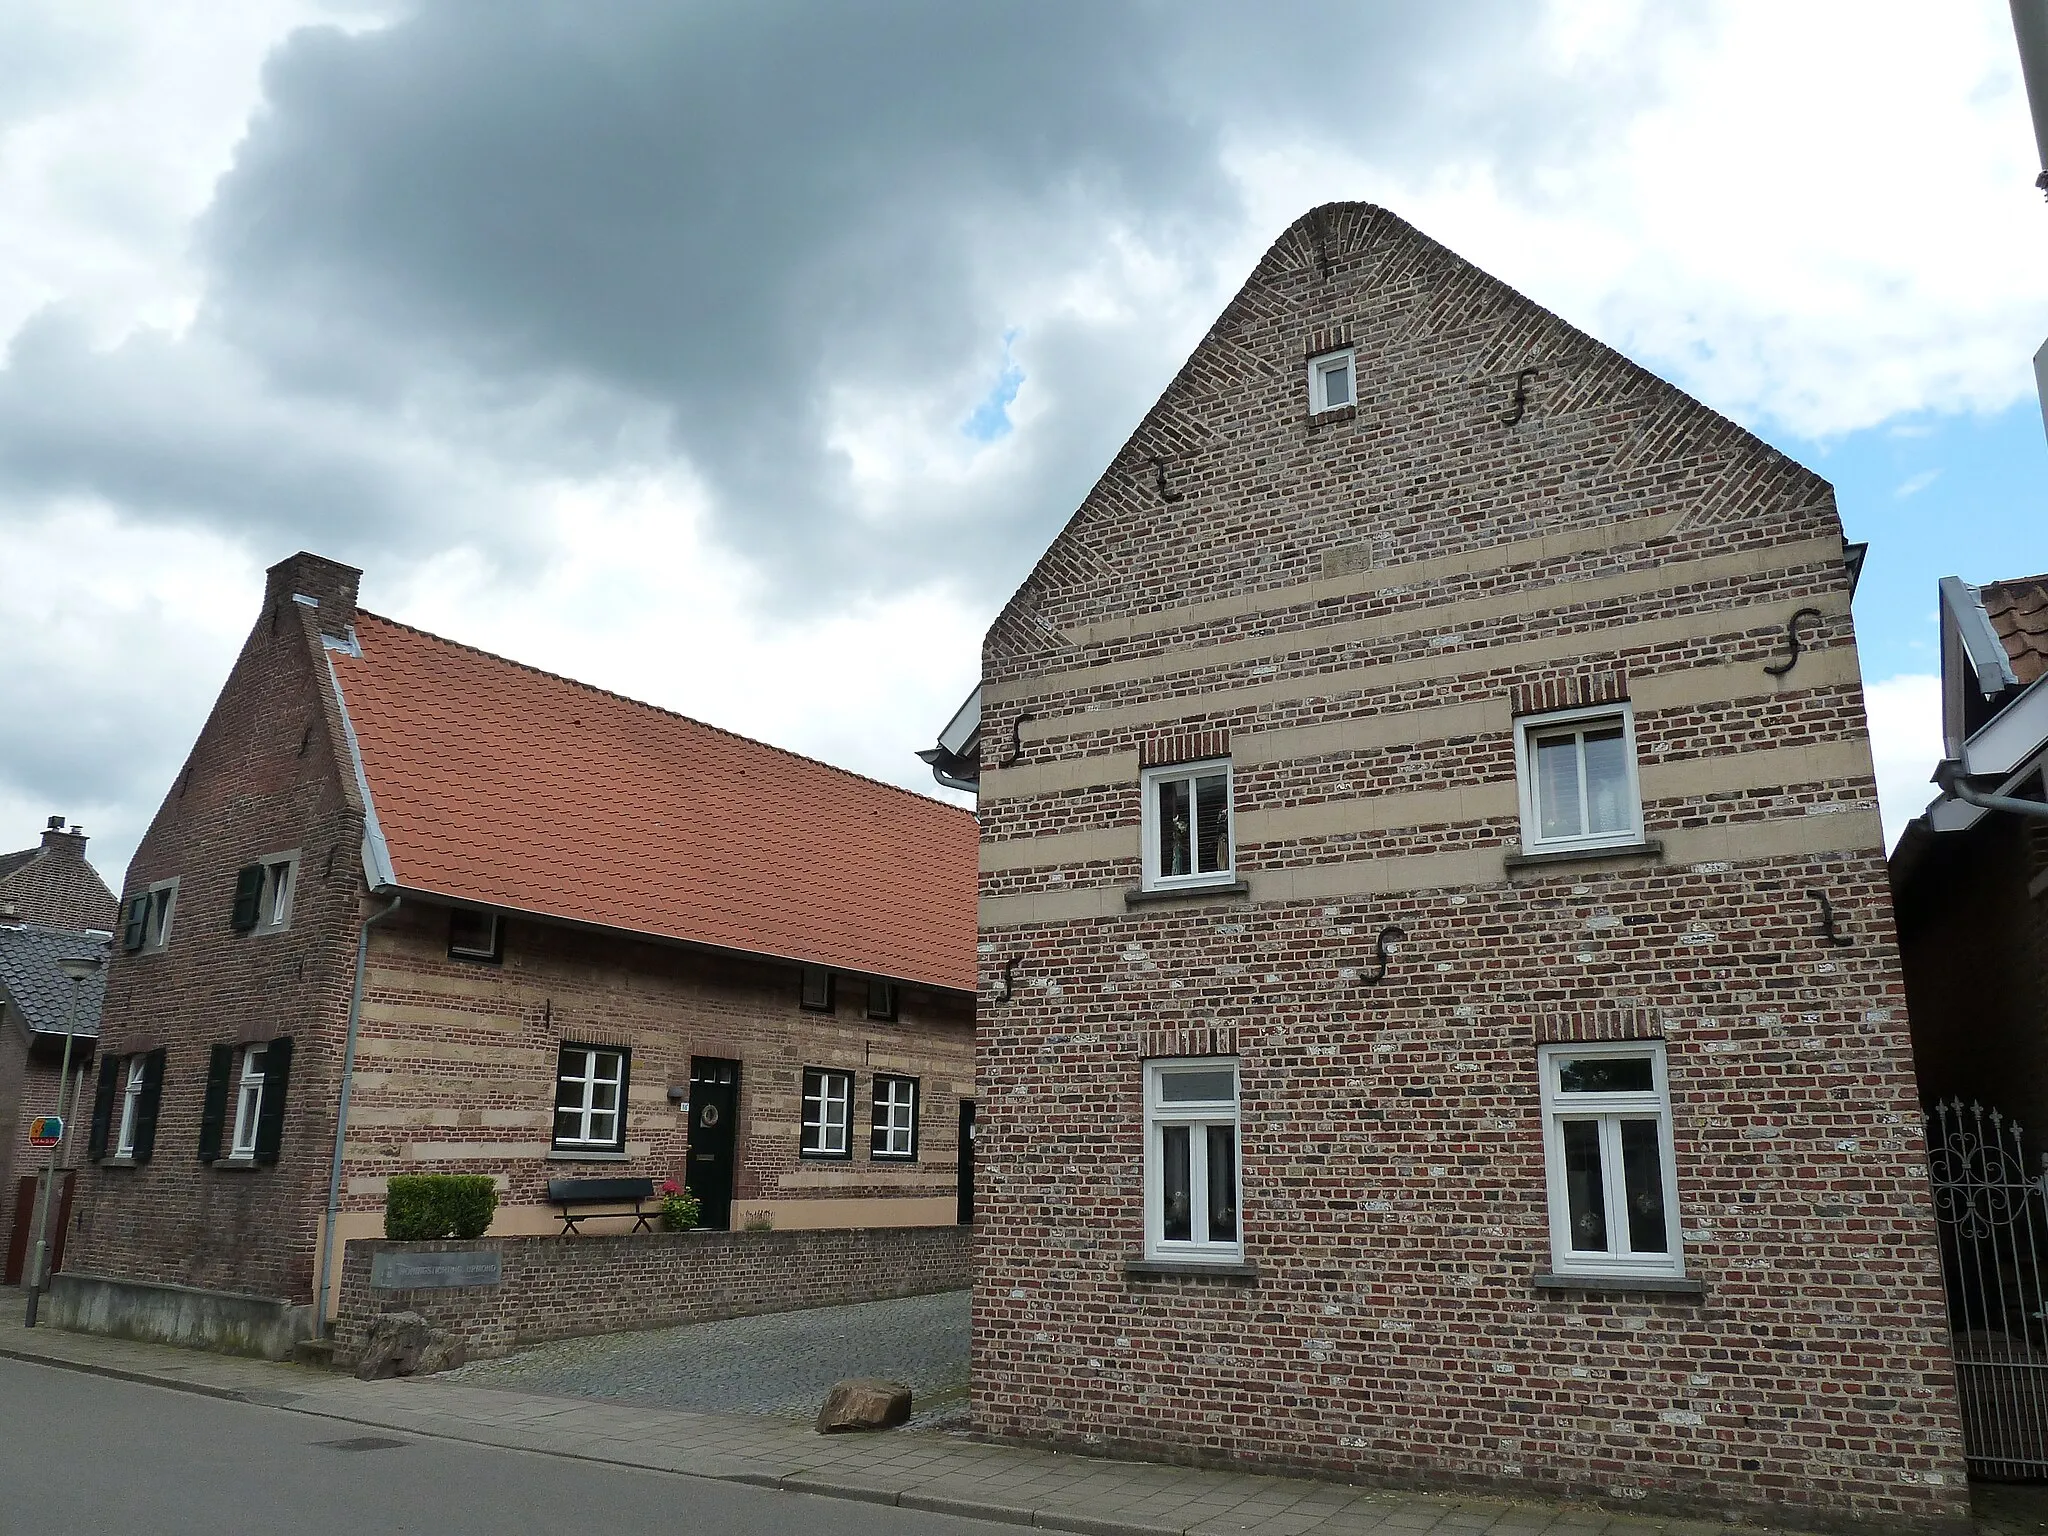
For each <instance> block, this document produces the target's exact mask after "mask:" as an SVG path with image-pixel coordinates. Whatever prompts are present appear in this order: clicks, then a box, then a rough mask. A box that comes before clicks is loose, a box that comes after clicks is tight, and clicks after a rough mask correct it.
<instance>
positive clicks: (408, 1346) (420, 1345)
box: [356, 1312, 469, 1381]
mask: <svg viewBox="0 0 2048 1536" xmlns="http://www.w3.org/2000/svg"><path fill="white" fill-rule="evenodd" d="M468 1358H469V1350H468V1348H467V1347H466V1346H465V1345H464V1344H463V1342H462V1340H461V1339H460V1338H457V1337H456V1336H455V1335H453V1334H450V1333H444V1332H443V1331H442V1330H440V1329H439V1328H436V1327H434V1326H433V1325H432V1324H431V1323H429V1322H428V1321H427V1320H426V1319H425V1318H424V1317H421V1316H420V1315H419V1313H417V1312H386V1313H384V1314H383V1315H382V1316H380V1317H378V1318H377V1319H376V1320H375V1321H374V1322H372V1323H371V1324H370V1337H369V1339H368V1340H367V1341H366V1342H365V1343H364V1345H363V1353H362V1357H361V1358H360V1359H358V1360H357V1361H356V1379H357V1380H358V1381H382V1380H384V1379H385V1378H386V1377H389V1376H431V1375H432V1374H433V1373H434V1372H436V1371H447V1370H453V1369H454V1368H455V1367H456V1366H458V1365H461V1364H462V1363H463V1362H464V1361H465V1360H467V1359H468Z"/></svg>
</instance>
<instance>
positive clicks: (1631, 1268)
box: [1536, 1040, 1685, 1279]
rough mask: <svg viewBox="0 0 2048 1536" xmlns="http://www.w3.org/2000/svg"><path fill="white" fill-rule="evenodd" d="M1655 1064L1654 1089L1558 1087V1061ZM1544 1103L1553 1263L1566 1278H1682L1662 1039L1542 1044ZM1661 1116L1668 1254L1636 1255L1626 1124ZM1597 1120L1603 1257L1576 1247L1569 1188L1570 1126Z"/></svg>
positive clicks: (1675, 1171)
mask: <svg viewBox="0 0 2048 1536" xmlns="http://www.w3.org/2000/svg"><path fill="white" fill-rule="evenodd" d="M1629 1056H1634V1057H1643V1056H1647V1057H1648V1058H1649V1059H1650V1071H1651V1085H1652V1086H1651V1088H1650V1089H1649V1091H1647V1092H1642V1091H1631V1092H1625V1093H1565V1092H1563V1091H1561V1090H1560V1089H1559V1088H1558V1086H1557V1079H1558V1071H1559V1063H1560V1062H1564V1061H1573V1060H1576V1061H1589V1060H1594V1059H1600V1058H1613V1057H1629ZM1536 1059H1537V1070H1538V1072H1539V1073H1540V1074H1541V1083H1542V1104H1543V1164H1544V1169H1545V1173H1546V1176H1547V1183H1548V1186H1549V1194H1550V1264H1551V1269H1552V1271H1553V1272H1554V1273H1556V1274H1560V1275H1589V1276H1610V1277H1641V1278H1662V1279H1678V1278H1681V1277H1682V1276H1683V1275H1684V1274H1685V1240H1684V1236H1683V1232H1682V1228H1681V1224H1680V1221H1679V1209H1678V1162H1677V1156H1676V1153H1675V1149H1674V1138H1673V1136H1672V1129H1671V1079H1670V1076H1669V1074H1668V1072H1667V1069H1666V1062H1665V1054H1664V1042H1663V1041H1661V1040H1615V1041H1603V1042H1600V1043H1598V1044H1579V1043H1564V1044H1557V1045H1545V1046H1540V1047H1538V1049H1537V1053H1536ZM1650 1117H1654V1118H1655V1120H1656V1122H1657V1157H1658V1163H1659V1170H1660V1172H1661V1173H1662V1174H1663V1183H1664V1230H1665V1237H1666V1240H1667V1241H1668V1243H1669V1245H1670V1251H1669V1252H1667V1253H1637V1252H1634V1251H1632V1250H1630V1249H1629V1248H1628V1247H1626V1244H1627V1242H1628V1215H1627V1195H1626V1185H1625V1182H1624V1176H1623V1168H1622V1163H1621V1139H1620V1129H1619V1126H1620V1122H1621V1121H1622V1120H1623V1119H1630V1120H1640V1119H1644V1118H1650ZM1567 1120H1594V1121H1597V1122H1599V1124H1600V1128H1601V1130H1600V1169H1601V1179H1602V1203H1603V1205H1604V1207H1605V1214H1606V1218H1607V1233H1608V1248H1607V1250H1606V1252H1604V1253H1593V1252H1587V1251H1585V1250H1579V1249H1574V1248H1573V1247H1572V1243H1571V1202H1570V1196H1569V1192H1568V1190H1567V1188H1566V1169H1565V1157H1564V1123H1565V1122H1566V1121H1567Z"/></svg>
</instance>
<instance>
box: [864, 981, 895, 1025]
mask: <svg viewBox="0 0 2048 1536" xmlns="http://www.w3.org/2000/svg"><path fill="white" fill-rule="evenodd" d="M868 1017H869V1018H871V1019H893V1018H895V1017H896V983H895V982H893V981H884V980H882V978H881V977H879V976H870V977H869V978H868Z"/></svg>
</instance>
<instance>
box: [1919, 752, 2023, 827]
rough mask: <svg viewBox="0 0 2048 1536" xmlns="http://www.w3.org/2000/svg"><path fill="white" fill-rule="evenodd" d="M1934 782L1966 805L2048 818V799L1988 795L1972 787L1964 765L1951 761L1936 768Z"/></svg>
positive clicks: (1944, 792)
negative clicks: (1964, 770)
mask: <svg viewBox="0 0 2048 1536" xmlns="http://www.w3.org/2000/svg"><path fill="white" fill-rule="evenodd" d="M1934 782H1935V783H1936V784H1938V785H1940V786H1941V792H1942V793H1943V794H1945V795H1951V796H1953V797H1954V798H1956V799H1958V800H1960V801H1962V802H1963V804H1965V805H1974V806H1977V807H1978V808H1979V809H1981V810H1986V811H2009V812H2011V813H2012V814H2013V815H2015V816H2033V817H2037V818H2039V819H2041V820H2048V800H2021V799H2018V798H2017V797H2015V796H2013V795H1987V794H1985V793H1984V792H1983V791H1982V790H1980V789H1973V788H1971V787H1970V781H1969V780H1968V779H1966V778H1964V777H1963V765H1962V764H1961V763H1958V762H1954V761H1950V762H1945V763H1943V764H1942V765H1941V766H1940V767H1938V768H1936V769H1935V770H1934Z"/></svg>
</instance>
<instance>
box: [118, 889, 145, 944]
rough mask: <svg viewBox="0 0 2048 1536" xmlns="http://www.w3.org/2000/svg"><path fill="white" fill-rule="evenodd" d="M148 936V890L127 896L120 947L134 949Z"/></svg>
mask: <svg viewBox="0 0 2048 1536" xmlns="http://www.w3.org/2000/svg"><path fill="white" fill-rule="evenodd" d="M148 937H149V892H147V891H144V892H143V893H142V894H141V895H140V896H131V897H129V898H128V922H127V924H126V926H124V927H123V928H122V930H121V947H122V948H123V949H125V950H129V951H131V952H132V951H134V950H138V949H140V948H142V942H143V940H144V939H146V938H148Z"/></svg>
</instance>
